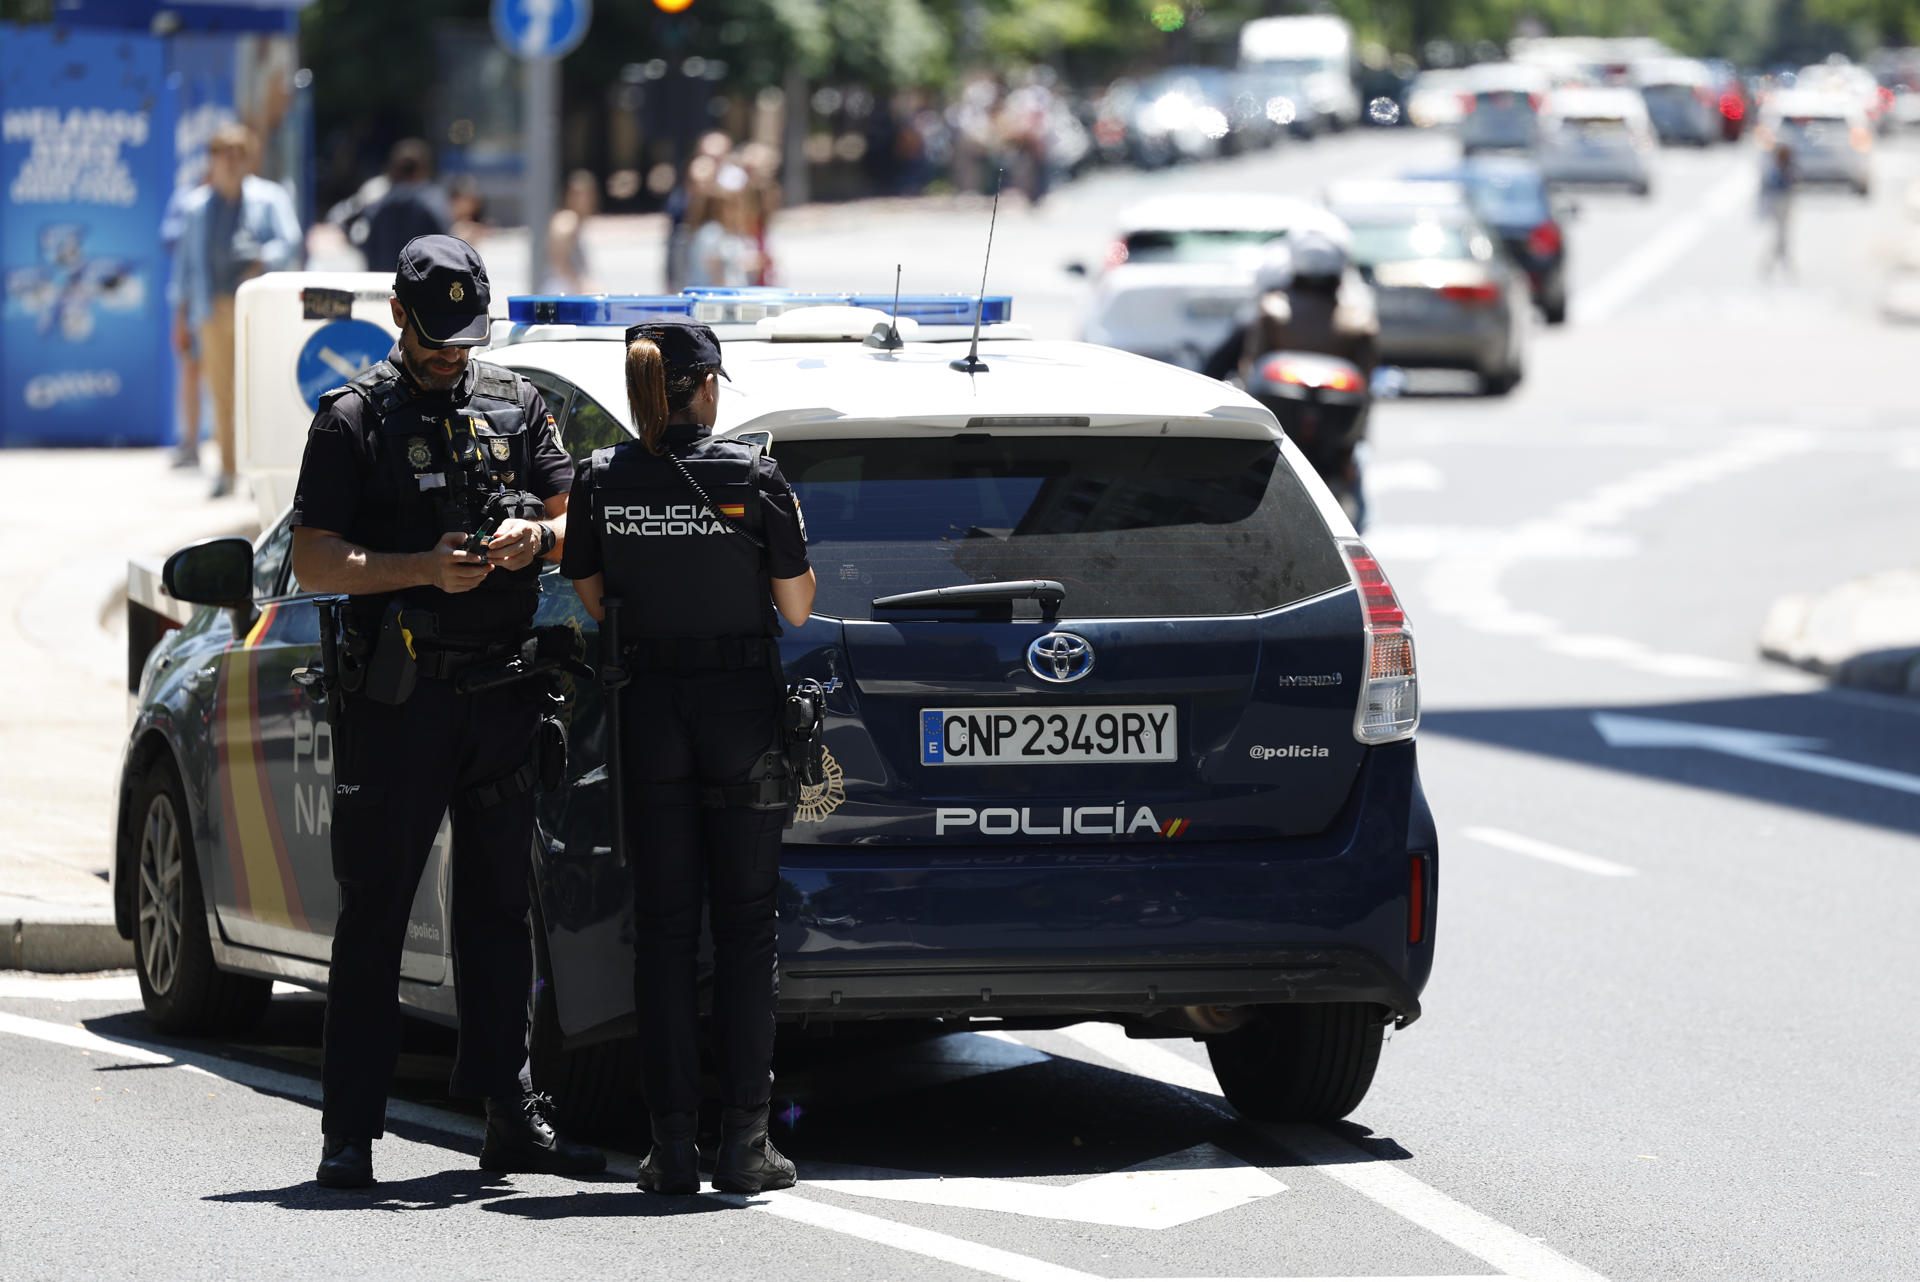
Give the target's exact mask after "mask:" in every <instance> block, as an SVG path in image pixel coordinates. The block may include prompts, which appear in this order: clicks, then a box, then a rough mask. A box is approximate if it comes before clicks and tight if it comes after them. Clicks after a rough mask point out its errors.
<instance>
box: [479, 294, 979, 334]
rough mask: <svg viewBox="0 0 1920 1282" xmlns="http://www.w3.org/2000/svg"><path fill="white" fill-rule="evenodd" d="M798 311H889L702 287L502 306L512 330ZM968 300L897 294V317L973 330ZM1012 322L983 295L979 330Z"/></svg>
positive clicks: (720, 319)
mask: <svg viewBox="0 0 1920 1282" xmlns="http://www.w3.org/2000/svg"><path fill="white" fill-rule="evenodd" d="M802 307H871V308H874V309H875V310H877V311H883V312H891V311H892V310H893V295H892V294H830V293H804V292H801V291H798V290H791V289H777V288H773V287H771V286H742V287H723V286H705V287H695V288H692V289H686V290H682V291H681V292H680V293H678V294H519V295H515V296H514V297H512V298H509V299H508V300H507V319H509V320H510V321H512V322H513V323H514V324H516V325H618V326H620V327H622V328H624V327H626V326H628V325H637V324H639V323H640V322H641V321H649V320H697V321H702V322H704V323H706V324H709V325H742V324H752V323H753V322H754V321H757V320H760V319H761V318H763V317H766V316H779V315H781V314H782V313H784V312H790V311H795V310H797V309H799V308H802ZM973 307H974V296H973V295H972V294H902V295H900V315H902V316H908V317H911V318H913V319H914V320H916V321H919V322H920V323H921V324H923V325H971V324H973ZM1012 316H1013V299H1012V298H1011V297H1009V296H1008V295H1006V294H989V295H987V297H986V299H985V300H984V302H983V303H982V306H981V310H980V320H981V323H982V324H986V325H998V324H1001V323H1003V322H1005V321H1007V320H1009V319H1011V318H1012Z"/></svg>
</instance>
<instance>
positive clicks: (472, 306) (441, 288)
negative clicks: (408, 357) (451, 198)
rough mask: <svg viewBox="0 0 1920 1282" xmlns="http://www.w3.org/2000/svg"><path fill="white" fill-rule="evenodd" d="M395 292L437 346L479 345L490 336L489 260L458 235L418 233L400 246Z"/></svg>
mask: <svg viewBox="0 0 1920 1282" xmlns="http://www.w3.org/2000/svg"><path fill="white" fill-rule="evenodd" d="M393 296H394V297H395V298H398V299H399V300H400V305H401V306H402V307H404V308H406V309H407V315H409V316H411V317H412V318H413V327H414V329H415V330H416V331H417V332H418V333H419V335H420V338H421V341H422V342H425V343H428V344H431V345H432V346H434V347H479V346H480V345H481V344H483V343H485V342H486V341H487V324H488V322H487V304H488V303H489V302H491V301H492V298H493V295H492V292H491V291H490V290H489V289H488V288H487V268H486V264H485V263H482V262H481V261H480V255H479V254H478V253H476V252H475V251H474V248H473V246H472V245H469V244H468V243H467V242H466V241H464V240H461V239H460V238H459V237H457V236H415V237H414V238H413V239H412V240H410V241H408V242H407V244H406V247H405V248H404V249H402V250H401V251H400V264H399V267H398V269H397V270H395V272H394V273H393Z"/></svg>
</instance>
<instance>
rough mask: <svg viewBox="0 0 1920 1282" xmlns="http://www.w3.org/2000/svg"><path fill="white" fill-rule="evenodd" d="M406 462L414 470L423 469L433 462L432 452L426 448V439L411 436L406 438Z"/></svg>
mask: <svg viewBox="0 0 1920 1282" xmlns="http://www.w3.org/2000/svg"><path fill="white" fill-rule="evenodd" d="M407 462H409V463H411V464H413V466H414V467H415V468H424V467H427V466H429V465H430V464H431V463H432V462H433V451H432V450H430V449H428V448H427V438H426V437H424V436H412V437H408V438H407Z"/></svg>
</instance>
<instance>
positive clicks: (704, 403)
mask: <svg viewBox="0 0 1920 1282" xmlns="http://www.w3.org/2000/svg"><path fill="white" fill-rule="evenodd" d="M724 373H725V371H724V370H723V369H722V368H721V364H720V345H719V343H718V341H717V340H716V339H715V338H714V334H713V331H712V330H711V329H709V328H707V327H706V326H705V325H700V324H695V323H693V322H688V321H659V322H649V323H643V324H640V325H636V326H634V327H633V328H632V329H629V330H628V331H627V354H626V377H627V398H628V401H629V404H630V405H631V407H632V410H633V421H634V425H635V427H636V428H637V429H638V430H639V434H640V439H638V440H636V441H626V442H623V443H621V444H619V445H614V446H610V447H608V448H606V449H602V450H598V451H596V452H595V453H594V455H593V459H592V463H591V465H590V466H588V467H586V468H583V469H582V470H581V471H580V473H579V474H578V476H577V477H576V478H575V480H574V486H573V495H572V498H571V501H570V505H569V506H570V507H571V508H572V509H573V510H574V511H577V512H578V513H580V520H579V524H578V525H577V526H576V529H575V535H574V537H573V539H572V540H570V541H569V542H568V544H567V550H566V555H565V557H564V559H563V560H562V561H561V567H560V568H561V573H563V574H565V575H566V576H567V577H568V578H570V579H573V580H575V587H576V589H577V590H578V591H579V594H580V600H581V603H582V604H583V605H585V606H586V609H587V612H588V613H589V614H591V615H592V616H593V617H594V618H595V619H605V618H606V617H607V605H608V602H609V600H610V599H612V600H618V601H619V602H621V603H623V604H624V606H625V607H626V609H627V610H628V611H629V614H628V619H629V621H630V622H631V625H632V626H631V627H629V628H627V629H626V630H625V631H624V633H623V634H622V641H623V643H624V644H623V650H624V652H623V653H621V654H617V655H608V656H606V658H605V660H604V661H605V662H606V663H609V664H613V665H615V666H617V667H624V668H625V670H626V672H627V673H628V675H629V678H630V679H629V681H628V684H627V685H626V687H625V688H624V689H622V690H620V691H619V692H618V693H617V694H616V695H615V696H614V697H616V698H618V699H619V700H620V701H621V702H620V705H619V709H618V711H619V714H620V721H621V723H622V724H621V733H620V741H619V747H620V753H621V756H622V758H623V764H622V770H623V773H622V776H621V777H620V778H619V779H618V780H616V786H617V787H619V788H621V789H622V790H623V796H624V797H625V799H626V804H627V805H628V806H629V807H630V808H631V809H632V810H633V811H634V812H635V813H638V814H644V816H645V823H646V830H647V833H648V835H649V841H648V843H647V844H646V846H645V847H644V848H635V849H633V850H623V851H622V852H621V853H622V855H623V856H624V857H626V859H627V862H628V867H629V868H630V869H631V870H632V874H633V887H634V912H635V920H634V928H635V942H634V1005H635V1010H636V1012H637V1015H638V1019H639V1025H640V1044H641V1049H640V1065H641V1081H642V1086H643V1089H644V1094H645V1097H646V1101H647V1110H648V1112H649V1113H650V1114H651V1123H652V1133H653V1147H652V1150H651V1151H650V1152H649V1153H648V1155H647V1157H646V1160H645V1161H644V1162H642V1163H641V1165H640V1187H641V1188H642V1189H645V1190H647V1191H649V1192H652V1193H693V1192H696V1191H698V1188H699V1178H700V1177H699V1172H698V1170H697V1169H696V1167H695V1164H694V1163H695V1151H694V1129H695V1119H696V1115H697V1112H698V1109H699V1105H700V1081H701V1075H700V1051H699V1044H698V1036H699V1027H700V1024H699V1017H700V1006H699V998H698V996H697V993H696V980H697V975H698V967H697V963H698V953H699V945H700V918H701V909H702V906H703V901H704V906H705V908H706V910H707V913H708V919H709V922H710V926H711V930H712V934H713V959H714V961H713V1063H714V1068H715V1072H716V1073H717V1075H718V1077H719V1082H720V1092H721V1098H720V1102H721V1105H722V1109H721V1114H720V1151H719V1154H718V1158H717V1160H716V1164H715V1167H714V1173H713V1185H714V1187H715V1188H716V1189H720V1190H722V1191H725V1192H735V1193H757V1192H759V1191H761V1190H763V1189H776V1188H786V1187H788V1186H790V1185H791V1184H792V1183H793V1181H794V1169H793V1163H791V1162H789V1161H788V1160H787V1159H786V1158H785V1157H784V1156H782V1155H781V1154H780V1152H779V1150H778V1149H776V1148H774V1146H773V1143H772V1142H771V1141H770V1140H769V1139H768V1138H767V1107H768V1102H769V1101H770V1100H771V1098H772V1092H773V1071H772V1067H773V1034H774V1002H775V997H776V994H777V988H778V973H777V971H776V969H775V966H776V961H775V951H774V929H775V925H776V916H775V903H776V896H777V893H778V890H779V885H780V833H781V829H782V828H783V827H784V826H785V824H786V820H787V817H788V814H789V807H790V806H791V803H792V796H791V794H789V793H788V791H787V789H788V787H789V786H790V778H789V776H788V772H787V768H786V764H785V761H784V758H783V757H782V756H781V754H780V753H779V751H778V750H777V746H776V745H777V740H778V737H779V733H780V724H779V710H780V707H781V703H782V696H783V692H784V684H783V681H782V678H781V667H780V651H779V645H778V643H777V642H776V640H775V637H777V636H778V635H779V624H778V622H777V621H776V619H775V612H776V610H777V611H778V614H779V617H780V618H784V619H785V620H786V621H787V622H788V623H790V624H792V625H793V626H795V627H799V626H800V625H801V624H803V623H805V622H806V621H807V618H808V616H809V614H810V612H811V611H812V608H813V591H814V580H813V571H812V569H811V568H809V567H808V564H807V545H806V525H805V523H804V522H803V521H802V520H801V517H800V509H799V506H798V505H797V504H796V503H795V501H794V497H793V491H792V489H791V488H789V486H788V485H787V481H786V478H785V477H783V476H782V475H781V474H780V469H779V467H778V466H777V465H776V464H775V463H774V462H773V460H772V459H771V458H769V457H767V456H766V455H765V454H762V453H760V452H759V451H758V450H756V449H754V448H751V447H749V446H747V445H744V444H741V443H739V442H735V441H725V440H715V439H713V438H712V437H711V436H710V435H709V433H710V432H711V430H712V428H713V425H714V422H715V420H716V417H717V414H718V410H719V402H720V382H719V377H718V376H719V375H721V374H724ZM668 509H672V510H674V511H675V512H694V513H697V514H698V515H697V516H695V517H694V518H693V519H690V520H677V519H676V520H667V521H656V520H650V519H644V516H643V519H638V520H636V519H633V518H634V516H635V514H636V513H640V514H644V513H647V512H660V511H665V510H668ZM703 883H704V886H705V890H704V893H703V890H702V886H703Z"/></svg>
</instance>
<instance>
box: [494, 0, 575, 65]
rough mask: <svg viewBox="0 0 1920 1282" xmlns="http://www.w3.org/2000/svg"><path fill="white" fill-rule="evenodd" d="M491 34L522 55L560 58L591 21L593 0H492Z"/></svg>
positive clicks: (506, 46) (571, 47) (572, 47)
mask: <svg viewBox="0 0 1920 1282" xmlns="http://www.w3.org/2000/svg"><path fill="white" fill-rule="evenodd" d="M492 18H493V35H494V38H495V39H496V40H498V41H499V42H500V43H501V45H503V46H504V47H505V48H507V49H510V50H512V51H513V52H514V53H516V54H518V55H519V56H520V57H522V58H563V57H565V56H566V55H567V54H570V53H572V52H573V51H574V50H575V49H577V48H579V47H580V42H581V41H582V40H585V39H586V38H587V28H588V27H589V26H590V25H592V22H593V0H493V5H492Z"/></svg>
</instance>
